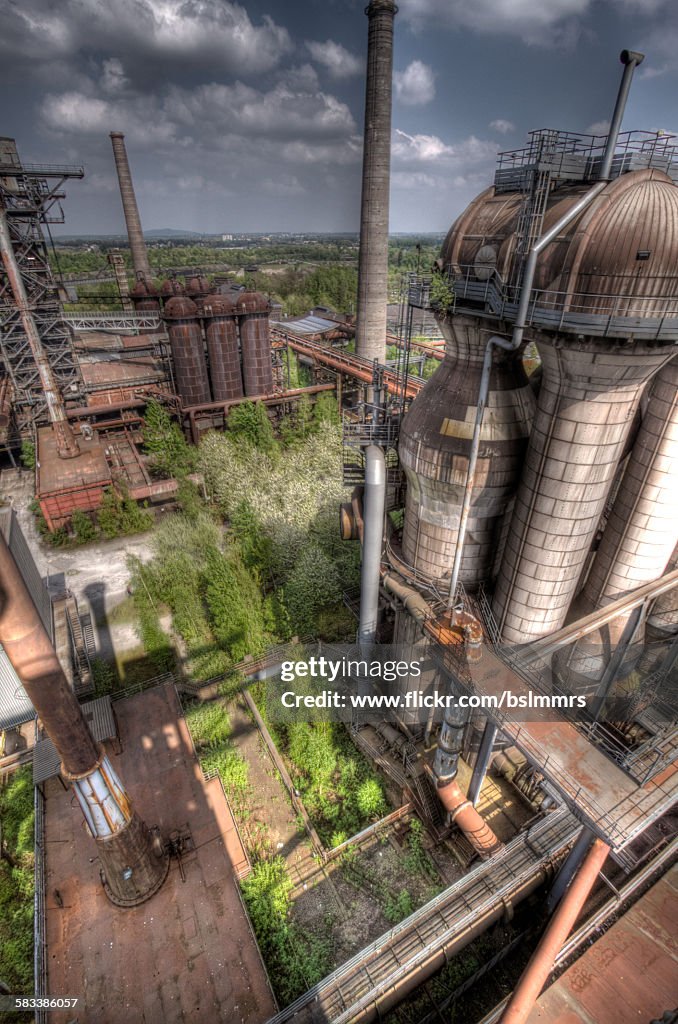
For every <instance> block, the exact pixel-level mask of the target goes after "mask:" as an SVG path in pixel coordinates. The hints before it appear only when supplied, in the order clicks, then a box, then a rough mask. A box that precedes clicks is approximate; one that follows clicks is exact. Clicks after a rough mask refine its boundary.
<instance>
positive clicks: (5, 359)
mask: <svg viewBox="0 0 678 1024" xmlns="http://www.w3.org/2000/svg"><path fill="white" fill-rule="evenodd" d="M83 176H84V170H83V168H82V167H71V166H66V165H55V164H22V163H21V161H20V159H19V156H18V153H17V149H16V145H15V143H14V140H13V139H6V138H3V139H0V205H1V206H2V209H3V210H4V213H5V215H6V219H7V225H8V230H9V235H10V241H11V245H12V248H13V250H14V257H15V260H16V263H17V265H18V268H19V272H20V274H21V278H22V280H23V284H24V289H25V291H26V296H27V300H28V308H29V311H30V313H31V314H32V317H33V320H34V321H35V325H36V327H37V331H38V334H39V337H40V341H41V344H42V347H43V350H44V352H45V355H46V357H47V361H48V363H49V365H50V367H51V370H52V372H53V374H54V377H55V380H56V383H57V384H58V386H59V389H60V391H61V393H62V394H63V395H64V397H67V398H71V397H72V398H76V397H79V396H80V395H81V393H82V381H81V377H80V372H79V369H78V365H77V361H76V358H75V353H74V349H73V339H72V333H71V329H70V327H69V325H68V324H67V323H66V321H65V320H64V318H63V313H62V307H61V301H60V297H59V286H58V283H57V281H56V279H55V277H54V274H53V272H52V268H51V266H50V263H49V257H48V252H47V244H46V241H45V236H44V233H43V227H47V230H49V227H48V225H50V224H61V223H63V220H64V218H63V212H62V210H61V206H60V200H61V199H63V198H64V195H65V193H64V192H63V185H64V182H65V181H66V180H68V179H69V178H82V177H83ZM21 313H22V311H21V310H20V309H19V308H18V306H17V303H16V300H15V297H14V294H13V292H12V288H11V285H10V281H9V278H8V275H7V273H6V271H5V269H4V265H3V264H1V263H0V359H1V361H2V371H3V373H4V375H5V376H7V377H9V379H10V380H11V382H12V386H13V393H14V410H15V415H16V421H17V427H18V429H19V431H20V432H23V431H26V430H28V429H29V428H31V427H33V426H35V425H38V424H41V423H46V422H48V420H49V417H48V411H47V402H46V400H45V395H44V392H43V388H42V384H41V379H40V373H39V371H38V367H37V365H36V363H35V359H34V357H33V354H32V351H31V347H30V345H29V341H28V338H27V336H26V332H25V330H24V325H23V321H22V315H21Z"/></svg>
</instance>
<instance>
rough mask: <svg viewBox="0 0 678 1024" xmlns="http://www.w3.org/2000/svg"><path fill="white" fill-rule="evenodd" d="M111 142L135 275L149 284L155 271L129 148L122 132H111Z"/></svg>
mask: <svg viewBox="0 0 678 1024" xmlns="http://www.w3.org/2000/svg"><path fill="white" fill-rule="evenodd" d="M111 143H112V145H113V157H114V159H115V169H116V171H117V172H118V183H119V185H120V198H121V200H122V209H123V213H124V214H125V224H126V225H127V238H128V240H129V248H130V252H131V254H132V264H133V266H134V275H135V277H141V278H143V280H144V281H145V282H146V283H147V284H151V282H152V280H153V272H152V271H151V265H150V263H149V262H148V252H147V251H146V242H145V241H144V232H143V230H142V227H141V218H140V217H139V208H138V206H137V199H136V196H135V194H134V184H133V182H132V172H131V171H130V167H129V161H128V159H127V150H126V149H125V136H124V135H123V133H122V132H111Z"/></svg>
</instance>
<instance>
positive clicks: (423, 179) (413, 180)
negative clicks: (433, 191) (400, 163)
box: [391, 171, 439, 190]
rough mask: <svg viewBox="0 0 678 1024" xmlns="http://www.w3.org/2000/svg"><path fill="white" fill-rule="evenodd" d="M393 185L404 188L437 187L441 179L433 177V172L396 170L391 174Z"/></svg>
mask: <svg viewBox="0 0 678 1024" xmlns="http://www.w3.org/2000/svg"><path fill="white" fill-rule="evenodd" d="M391 185H392V186H393V188H402V189H406V190H407V189H416V188H436V187H438V185H439V179H438V178H435V177H433V175H432V174H423V173H422V172H417V171H396V172H395V173H394V174H392V175H391Z"/></svg>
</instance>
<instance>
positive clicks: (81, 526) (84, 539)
mask: <svg viewBox="0 0 678 1024" xmlns="http://www.w3.org/2000/svg"><path fill="white" fill-rule="evenodd" d="M71 527H72V528H73V533H74V534H75V538H76V540H77V541H78V543H79V544H87V543H88V542H89V541H91V540H94V538H95V537H96V535H97V528H96V526H95V525H94V523H93V522H92V520H91V519H90V517H89V516H88V515H87V513H86V512H83V511H82V510H81V509H79V508H76V510H75V512H74V513H73V515H72V516H71Z"/></svg>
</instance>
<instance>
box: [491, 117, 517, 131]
mask: <svg viewBox="0 0 678 1024" xmlns="http://www.w3.org/2000/svg"><path fill="white" fill-rule="evenodd" d="M488 128H491V129H492V130H493V131H495V132H499V134H500V135H508V133H509V132H514V131H515V130H516V126H515V125H514V123H513V121H506V120H504V118H503V117H498V118H496V120H494V121H490V123H489V125H488Z"/></svg>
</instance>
